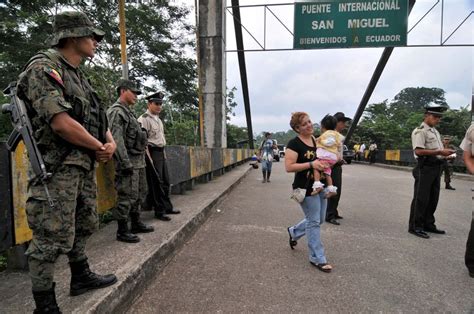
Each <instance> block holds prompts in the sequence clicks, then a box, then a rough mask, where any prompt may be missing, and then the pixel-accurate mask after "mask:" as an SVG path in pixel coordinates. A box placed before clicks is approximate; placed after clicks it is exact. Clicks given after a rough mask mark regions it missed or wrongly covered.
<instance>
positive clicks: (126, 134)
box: [107, 100, 147, 170]
mask: <svg viewBox="0 0 474 314" xmlns="http://www.w3.org/2000/svg"><path fill="white" fill-rule="evenodd" d="M107 117H108V119H109V123H110V131H111V132H112V135H113V137H114V139H115V143H116V144H117V150H116V151H115V154H114V158H115V168H116V169H117V170H123V169H130V168H144V167H145V149H146V143H147V137H146V132H145V131H144V130H142V128H141V126H140V123H138V121H137V118H136V116H135V114H134V113H133V111H132V110H131V107H130V106H127V105H125V104H123V103H121V102H120V100H117V101H116V102H115V104H113V105H112V106H111V107H110V108H109V109H108V110H107Z"/></svg>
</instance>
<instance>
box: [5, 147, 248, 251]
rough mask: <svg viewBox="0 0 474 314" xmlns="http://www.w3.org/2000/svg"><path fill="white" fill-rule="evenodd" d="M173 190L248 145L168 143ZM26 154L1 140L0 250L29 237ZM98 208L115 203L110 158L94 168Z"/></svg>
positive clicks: (223, 165)
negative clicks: (204, 145) (11, 152)
mask: <svg viewBox="0 0 474 314" xmlns="http://www.w3.org/2000/svg"><path fill="white" fill-rule="evenodd" d="M165 154H166V156H167V159H168V168H169V173H170V181H171V184H172V189H171V191H172V193H175V194H178V193H184V192H185V191H186V190H190V189H192V187H193V185H194V184H195V183H196V182H199V183H203V182H208V181H209V180H212V178H213V177H214V176H218V175H222V174H224V173H225V172H226V171H228V170H230V169H232V168H233V167H235V166H237V165H239V164H241V163H244V162H245V161H247V160H248V159H249V158H250V157H251V156H252V151H251V150H250V149H245V148H239V149H231V148H204V147H189V146H167V147H166V148H165ZM28 164H29V161H28V158H27V155H26V150H25V148H24V146H23V144H22V143H20V145H19V146H18V148H17V150H16V151H15V153H13V154H10V152H8V150H7V149H6V146H5V143H3V142H0V165H1V166H0V252H2V251H5V250H7V249H9V248H10V247H13V246H15V245H19V244H22V243H25V242H27V241H29V240H31V236H32V234H31V230H30V229H29V227H28V223H27V220H26V211H25V204H26V197H27V169H28ZM96 178H97V192H98V196H97V209H98V212H99V213H105V212H107V211H108V210H110V209H111V208H113V207H114V206H115V201H116V191H115V188H114V178H115V172H114V164H113V161H111V162H108V163H100V164H99V166H98V167H97V168H96Z"/></svg>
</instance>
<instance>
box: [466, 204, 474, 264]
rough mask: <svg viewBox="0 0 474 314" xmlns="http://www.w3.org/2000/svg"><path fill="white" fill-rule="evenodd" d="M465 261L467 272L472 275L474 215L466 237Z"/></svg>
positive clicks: (473, 261)
mask: <svg viewBox="0 0 474 314" xmlns="http://www.w3.org/2000/svg"><path fill="white" fill-rule="evenodd" d="M473 214H474V213H473ZM465 261H466V266H467V269H469V272H471V273H474V215H473V217H472V220H471V230H470V231H469V236H468V237H467V244H466V256H465Z"/></svg>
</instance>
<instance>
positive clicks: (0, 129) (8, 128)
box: [0, 94, 13, 141]
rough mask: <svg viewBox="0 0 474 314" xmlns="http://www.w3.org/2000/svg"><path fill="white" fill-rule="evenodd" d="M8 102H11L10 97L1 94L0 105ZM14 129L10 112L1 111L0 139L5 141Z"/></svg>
mask: <svg viewBox="0 0 474 314" xmlns="http://www.w3.org/2000/svg"><path fill="white" fill-rule="evenodd" d="M7 103H9V99H8V97H6V96H2V95H1V94H0V107H1V106H2V105H3V104H7ZM12 130H13V128H12V124H11V122H10V116H9V115H8V114H3V113H0V141H5V140H6V139H7V138H8V136H9V135H10V133H11V132H12Z"/></svg>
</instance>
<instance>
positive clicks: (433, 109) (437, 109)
mask: <svg viewBox="0 0 474 314" xmlns="http://www.w3.org/2000/svg"><path fill="white" fill-rule="evenodd" d="M446 110H448V105H446V104H437V103H434V102H430V103H429V104H426V105H425V113H431V114H436V115H442V114H443V113H444V112H445V111H446Z"/></svg>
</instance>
